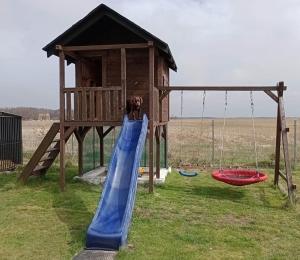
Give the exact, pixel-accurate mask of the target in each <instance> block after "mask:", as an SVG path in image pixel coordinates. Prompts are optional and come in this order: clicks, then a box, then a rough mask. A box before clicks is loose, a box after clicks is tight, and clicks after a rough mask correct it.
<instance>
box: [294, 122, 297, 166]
mask: <svg viewBox="0 0 300 260" xmlns="http://www.w3.org/2000/svg"><path fill="white" fill-rule="evenodd" d="M296 165H297V120H296V119H295V120H294V158H293V169H295V168H296Z"/></svg>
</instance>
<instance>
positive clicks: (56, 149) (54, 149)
mask: <svg viewBox="0 0 300 260" xmlns="http://www.w3.org/2000/svg"><path fill="white" fill-rule="evenodd" d="M54 151H59V148H55V147H53V148H49V149H48V150H47V151H46V152H47V153H50V152H54Z"/></svg>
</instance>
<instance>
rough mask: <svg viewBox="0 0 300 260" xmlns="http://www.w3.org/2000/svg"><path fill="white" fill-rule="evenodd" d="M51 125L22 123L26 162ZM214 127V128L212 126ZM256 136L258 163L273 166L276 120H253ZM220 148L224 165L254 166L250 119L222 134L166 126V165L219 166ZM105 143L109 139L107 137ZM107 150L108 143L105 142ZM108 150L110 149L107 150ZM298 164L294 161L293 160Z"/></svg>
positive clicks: (71, 148)
mask: <svg viewBox="0 0 300 260" xmlns="http://www.w3.org/2000/svg"><path fill="white" fill-rule="evenodd" d="M294 120H295V119H294V118H289V119H288V120H287V125H288V127H289V128H290V132H289V152H290V159H291V162H292V164H293V163H294V150H295V145H294V139H295V138H294ZM53 122H54V121H41V120H32V121H23V149H24V153H25V161H27V160H28V158H29V157H30V156H31V154H32V153H33V152H34V151H35V149H36V148H37V147H38V145H39V144H40V142H41V140H42V138H43V137H44V136H45V134H46V133H47V131H48V129H49V128H50V126H51V124H52V123H53ZM213 125H214V126H213ZM297 126H298V129H297V134H296V152H298V151H299V153H300V150H299V149H300V121H299V120H298V122H297ZM255 136H256V146H257V154H258V162H259V166H261V167H270V166H272V165H273V164H274V151H275V138H276V119H274V118H256V119H255ZM222 137H224V145H223V165H224V166H227V167H229V166H232V167H238V166H240V167H242V166H247V167H248V166H249V167H252V166H254V165H255V153H254V140H255V139H254V135H253V125H252V120H251V118H229V119H227V120H226V125H225V128H224V131H223V119H204V120H201V119H183V120H179V119H178V120H175V119H173V120H171V121H170V123H169V154H168V159H169V164H170V165H173V166H178V165H179V164H180V163H181V164H192V165H194V166H195V165H198V166H204V167H208V166H215V167H218V166H219V163H220V154H221V148H222ZM107 138H108V139H109V138H111V135H108V137H107ZM107 143H108V144H109V146H111V141H110V140H107ZM110 149H111V148H110ZM66 153H67V156H68V158H72V161H73V163H76V155H77V141H76V138H75V137H74V136H72V137H71V138H70V139H69V141H68V143H67V147H66ZM296 161H297V160H296Z"/></svg>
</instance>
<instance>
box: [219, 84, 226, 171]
mask: <svg viewBox="0 0 300 260" xmlns="http://www.w3.org/2000/svg"><path fill="white" fill-rule="evenodd" d="M227 106H228V92H227V90H226V91H225V102H224V116H223V127H222V137H221V150H220V153H221V154H220V166H219V168H220V170H221V171H222V170H223V169H222V161H223V154H224V132H225V126H226V116H227Z"/></svg>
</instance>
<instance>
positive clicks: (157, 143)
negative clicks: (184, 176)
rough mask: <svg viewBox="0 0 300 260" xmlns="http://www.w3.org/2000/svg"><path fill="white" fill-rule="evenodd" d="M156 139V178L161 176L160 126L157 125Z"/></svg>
mask: <svg viewBox="0 0 300 260" xmlns="http://www.w3.org/2000/svg"><path fill="white" fill-rule="evenodd" d="M155 140H156V178H157V179H159V178H160V126H156V130H155Z"/></svg>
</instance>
